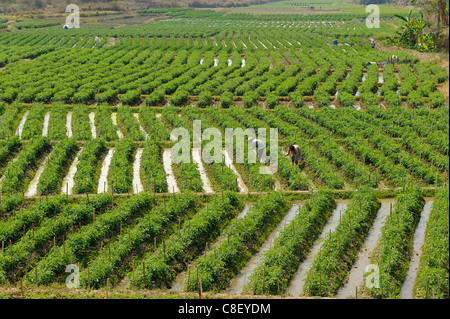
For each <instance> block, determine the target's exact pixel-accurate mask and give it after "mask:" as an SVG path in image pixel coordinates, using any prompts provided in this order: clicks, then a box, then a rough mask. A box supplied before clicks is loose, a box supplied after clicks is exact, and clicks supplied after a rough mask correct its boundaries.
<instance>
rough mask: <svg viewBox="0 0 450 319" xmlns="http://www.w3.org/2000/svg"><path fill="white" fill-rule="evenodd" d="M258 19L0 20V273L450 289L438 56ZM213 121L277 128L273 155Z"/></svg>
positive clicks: (214, 289)
mask: <svg viewBox="0 0 450 319" xmlns="http://www.w3.org/2000/svg"><path fill="white" fill-rule="evenodd" d="M279 5H283V6H284V5H285V6H290V5H291V4H290V2H289V1H283V2H281V3H280V4H279ZM142 14H150V13H149V12H147V13H142ZM196 14H197V13H196ZM272 18H273V17H264V16H257V17H253V18H252V17H251V16H249V15H245V14H230V15H227V16H222V15H221V14H217V13H214V14H212V13H208V12H206V13H204V16H202V18H201V19H199V18H198V17H189V15H187V16H181V17H177V16H176V17H175V18H173V19H163V20H159V21H158V22H155V23H153V24H151V25H144V26H140V27H139V30H136V28H131V27H120V28H115V29H108V28H104V29H103V28H102V27H97V28H95V27H87V28H85V29H83V28H81V29H80V30H64V31H63V30H60V28H56V27H48V28H44V29H40V30H34V29H25V30H22V31H20V32H3V33H0V50H1V53H0V67H1V68H0V241H1V245H2V247H1V251H0V285H1V286H4V287H11V286H14V285H17V284H18V283H19V282H22V283H23V284H25V285H26V286H27V287H34V288H37V287H43V286H44V287H55V286H56V287H62V286H64V283H65V278H66V277H67V273H65V271H66V267H67V265H69V264H75V265H77V266H78V267H79V270H80V287H81V288H82V289H86V290H87V289H91V290H92V289H94V290H98V289H99V290H104V289H129V290H132V291H148V290H152V291H155V290H156V291H159V292H161V293H164V294H168V295H169V294H175V295H176V294H180V293H189V292H191V293H193V292H197V291H199V290H201V291H203V292H210V293H221V294H224V293H225V294H229V295H241V296H246V295H255V296H260V295H274V296H294V297H298V296H321V297H330V296H334V297H339V298H354V297H358V298H361V297H363V298H413V297H414V298H443V299H448V211H449V210H448V175H449V154H448V150H449V139H448V134H449V131H448V129H449V112H448V101H446V100H445V98H444V96H443V95H442V93H441V92H440V91H439V86H440V85H441V84H442V83H444V82H445V81H447V80H448V74H447V73H446V72H445V70H444V69H443V68H440V67H438V66H429V65H426V64H424V63H422V62H419V59H418V58H417V57H416V56H414V55H412V54H409V53H406V52H403V51H398V52H385V51H378V50H374V49H372V48H371V47H370V46H368V45H367V44H366V45H364V44H363V42H364V41H365V40H366V38H367V36H368V35H372V34H370V33H369V32H368V31H367V29H363V28H362V26H361V23H360V22H359V21H355V20H354V19H353V17H351V16H349V17H345V16H340V18H339V19H330V18H329V17H327V16H325V15H316V16H315V18H314V19H311V18H309V17H308V18H306V17H305V16H302V17H300V18H298V17H296V18H295V19H294V17H293V16H289V15H286V16H282V15H280V16H278V19H276V20H274V19H272ZM387 19H390V18H389V17H388V18H387ZM231 22H233V23H232V24H231ZM391 27H392V26H390V25H387V24H386V25H383V27H382V28H381V30H374V31H373V32H375V34H377V33H380V32H388V31H389V30H391V29H390V28H391ZM95 37H97V41H96V40H95ZM335 39H338V42H339V45H333V42H332V41H333V40H335ZM340 42H343V43H340ZM392 54H395V55H397V57H398V59H395V60H394V61H393V60H392V57H391V56H392ZM3 55H4V56H6V57H7V59H6V60H5V62H4V63H3V66H2V64H1V63H2V56H3ZM198 121H201V127H198V126H196V125H197V124H198ZM211 128H216V129H217V130H216V131H215V132H220V134H221V135H223V136H225V133H226V131H227V129H234V130H236V129H242V130H246V129H254V130H256V131H257V130H258V129H266V130H267V132H269V130H270V129H277V130H278V131H277V132H278V134H277V136H276V137H277V138H278V142H277V145H278V151H277V153H276V154H270V155H273V157H272V158H276V159H277V169H276V171H275V172H274V173H273V174H261V173H260V170H261V169H264V168H267V166H266V165H264V164H260V163H259V162H256V163H252V162H251V161H249V160H248V158H249V157H250V154H253V153H252V152H253V150H252V149H251V148H249V147H248V146H245V147H244V152H243V153H244V154H242V153H239V149H238V141H235V143H233V144H232V147H231V148H226V147H225V146H224V144H223V141H222V140H221V141H220V143H219V145H218V147H217V152H216V149H214V151H215V153H214V154H212V153H211V152H210V153H209V154H207V152H206V151H205V149H206V150H208V142H209V140H208V139H207V138H206V137H207V136H209V135H208V134H209V132H210V131H209V130H208V129H211ZM178 133H179V134H178ZM198 134H200V135H202V136H203V138H204V140H203V141H202V142H201V143H196V140H195V136H198ZM270 135H271V136H270V137H271V138H275V136H274V134H273V133H271V134H270ZM180 136H182V137H183V138H185V139H186V138H188V139H189V141H188V143H187V149H188V151H189V152H188V155H187V158H185V159H187V160H186V161H184V162H183V161H182V162H179V159H180V158H179V154H178V153H177V152H175V151H173V149H174V147H176V146H177V145H179V143H180V140H179V137H180ZM271 143H274V142H273V140H272V139H271V140H270V141H269V143H268V146H269V145H270V144H271ZM245 144H246V143H244V145H245ZM290 144H297V145H299V146H300V147H301V150H302V156H303V161H302V162H301V163H300V165H298V166H296V165H292V164H291V161H290V159H289V158H288V157H286V155H285V152H286V150H287V147H288V146H289V145H290ZM268 149H269V147H268ZM216 153H217V154H216ZM253 155H255V154H253ZM268 155H269V154H268ZM240 156H242V157H243V158H244V159H245V161H244V162H243V163H242V162H239V160H238V159H239V157H240ZM213 158H218V159H219V161H212V159H213ZM374 265H375V266H376V269H377V270H376V271H377V274H379V280H378V283H379V285H375V286H374V285H372V281H371V280H372V279H373V277H371V274H370V273H369V272H368V271H366V267H367V266H374Z"/></svg>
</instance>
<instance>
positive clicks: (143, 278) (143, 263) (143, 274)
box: [142, 261, 146, 288]
mask: <svg viewBox="0 0 450 319" xmlns="http://www.w3.org/2000/svg"><path fill="white" fill-rule="evenodd" d="M142 280H143V281H144V284H143V286H144V288H145V286H146V284H145V262H144V261H143V262H142Z"/></svg>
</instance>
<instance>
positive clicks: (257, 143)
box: [248, 136, 269, 164]
mask: <svg viewBox="0 0 450 319" xmlns="http://www.w3.org/2000/svg"><path fill="white" fill-rule="evenodd" d="M248 142H249V143H250V144H251V145H252V147H253V149H254V150H257V154H258V161H259V162H260V163H263V164H266V163H267V162H268V161H269V159H268V158H267V157H266V145H265V144H264V142H263V141H261V140H258V139H256V138H254V137H251V136H250V137H249V138H248Z"/></svg>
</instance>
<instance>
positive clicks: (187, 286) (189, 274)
mask: <svg viewBox="0 0 450 319" xmlns="http://www.w3.org/2000/svg"><path fill="white" fill-rule="evenodd" d="M190 280H191V268H190V267H189V268H188V278H187V285H186V291H189V283H190Z"/></svg>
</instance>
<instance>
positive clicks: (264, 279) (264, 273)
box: [262, 264, 266, 294]
mask: <svg viewBox="0 0 450 319" xmlns="http://www.w3.org/2000/svg"><path fill="white" fill-rule="evenodd" d="M265 283H266V265H265V264H264V265H263V283H262V293H263V294H264V288H265Z"/></svg>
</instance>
